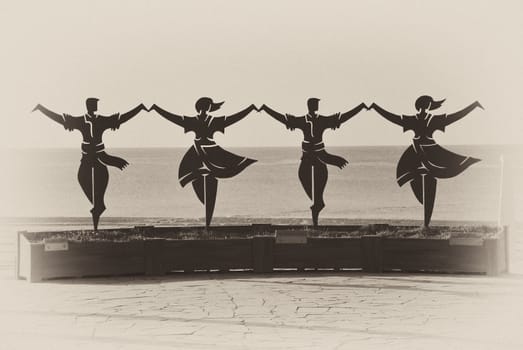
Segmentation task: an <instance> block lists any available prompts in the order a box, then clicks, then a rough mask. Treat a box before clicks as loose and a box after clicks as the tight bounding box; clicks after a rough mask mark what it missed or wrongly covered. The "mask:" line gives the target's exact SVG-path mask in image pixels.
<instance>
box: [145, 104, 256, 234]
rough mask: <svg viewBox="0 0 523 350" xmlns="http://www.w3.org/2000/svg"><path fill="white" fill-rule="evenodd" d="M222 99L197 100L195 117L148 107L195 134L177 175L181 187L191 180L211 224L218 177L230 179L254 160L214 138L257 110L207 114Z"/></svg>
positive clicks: (207, 220)
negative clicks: (229, 148) (229, 149)
mask: <svg viewBox="0 0 523 350" xmlns="http://www.w3.org/2000/svg"><path fill="white" fill-rule="evenodd" d="M222 104H223V102H219V103H215V102H213V100H212V99H211V98H209V97H202V98H200V99H199V100H198V101H196V105H195V107H196V111H197V112H198V115H197V116H195V117H187V116H180V115H176V114H173V113H170V112H167V111H166V110H164V109H162V108H160V107H158V106H157V105H156V104H154V105H152V106H151V108H150V109H149V110H150V111H151V110H154V111H156V112H157V113H158V114H160V115H161V116H162V117H164V118H165V119H167V120H169V121H171V122H173V123H174V124H176V125H179V126H181V127H183V129H184V131H185V132H189V131H192V132H194V133H195V139H194V145H193V146H192V147H191V148H190V149H189V150H188V151H187V153H185V156H184V157H183V159H182V162H181V163H180V169H179V172H178V177H179V181H180V184H181V185H182V187H185V185H187V184H188V183H191V184H192V186H193V189H194V192H195V193H196V196H197V197H198V199H199V200H200V202H201V203H202V204H203V205H204V206H205V226H206V227H208V226H209V225H210V224H211V220H212V215H213V212H214V205H215V203H216V192H217V190H218V179H224V178H230V177H233V176H235V175H237V174H239V173H241V172H242V171H243V170H244V169H245V168H247V167H248V166H249V165H251V164H252V163H254V162H256V160H254V159H250V158H246V157H241V156H238V155H236V154H233V153H231V152H228V151H226V150H224V149H223V148H221V147H220V146H218V145H217V144H216V143H215V142H214V139H213V135H214V133H215V132H218V131H219V132H221V133H224V132H225V128H226V127H228V126H229V125H232V124H234V123H236V122H238V121H240V120H241V119H243V118H245V117H246V116H247V115H248V114H249V113H250V112H252V111H253V110H256V107H255V106H254V105H250V106H249V107H247V108H245V109H244V110H242V111H240V112H238V113H236V114H233V115H230V116H223V117H213V116H211V115H210V114H209V113H212V112H215V111H217V110H218V109H220V107H221V105H222Z"/></svg>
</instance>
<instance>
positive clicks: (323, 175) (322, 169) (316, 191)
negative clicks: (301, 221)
mask: <svg viewBox="0 0 523 350" xmlns="http://www.w3.org/2000/svg"><path fill="white" fill-rule="evenodd" d="M312 172H313V174H312V176H313V179H314V180H313V186H312V187H313V196H312V198H313V203H312V207H311V211H312V223H313V225H314V226H318V216H319V214H320V211H321V210H322V209H323V208H324V207H325V202H324V201H323V192H324V191H325V186H326V185H327V179H328V177H329V173H328V170H327V166H326V165H325V164H323V163H319V164H315V165H314V166H313V167H312Z"/></svg>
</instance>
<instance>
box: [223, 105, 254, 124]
mask: <svg viewBox="0 0 523 350" xmlns="http://www.w3.org/2000/svg"><path fill="white" fill-rule="evenodd" d="M254 110H257V109H256V106H255V105H253V104H252V105H250V106H249V107H247V108H245V109H244V110H242V111H239V112H238V113H236V114H233V115H230V116H227V117H225V120H224V126H225V127H228V126H229V125H232V124H234V123H236V122H238V121H240V120H242V119H243V118H245V117H246V116H247V115H248V114H249V113H251V112H252V111H254Z"/></svg>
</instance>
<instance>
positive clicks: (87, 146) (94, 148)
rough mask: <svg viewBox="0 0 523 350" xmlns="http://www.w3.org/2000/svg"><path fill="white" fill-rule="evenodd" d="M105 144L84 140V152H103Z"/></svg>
mask: <svg viewBox="0 0 523 350" xmlns="http://www.w3.org/2000/svg"><path fill="white" fill-rule="evenodd" d="M104 149H105V146H104V144H103V143H99V144H97V145H93V144H91V143H85V142H82V153H83V154H93V153H100V152H103V150H104Z"/></svg>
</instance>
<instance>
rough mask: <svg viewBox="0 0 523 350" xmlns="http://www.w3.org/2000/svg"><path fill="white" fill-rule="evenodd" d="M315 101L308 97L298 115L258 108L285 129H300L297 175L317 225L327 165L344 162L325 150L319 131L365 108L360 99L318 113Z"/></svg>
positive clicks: (315, 99) (333, 125)
mask: <svg viewBox="0 0 523 350" xmlns="http://www.w3.org/2000/svg"><path fill="white" fill-rule="evenodd" d="M319 101H320V100H319V99H317V98H310V99H309V100H308V101H307V106H308V110H309V111H308V113H307V114H306V115H305V116H300V117H296V116H293V115H290V114H282V113H279V112H276V111H275V110H273V109H272V108H270V107H268V106H267V105H263V106H262V107H261V110H263V111H265V112H266V113H267V114H269V115H270V116H271V117H273V118H274V119H276V120H277V121H279V122H281V123H283V124H284V125H285V126H286V127H287V129H290V130H294V129H300V130H301V131H302V132H303V142H302V157H301V162H300V167H299V170H298V176H299V179H300V182H301V184H302V186H303V189H304V190H305V192H306V193H307V196H308V197H309V198H310V199H311V200H312V206H311V214H312V223H313V225H314V226H317V225H318V216H319V213H320V211H321V210H322V209H323V208H324V207H325V202H324V200H323V192H324V191H325V186H326V185H327V178H328V171H327V165H334V166H337V167H338V168H340V169H342V168H343V167H345V166H346V165H347V164H348V162H347V160H345V159H344V158H342V157H340V156H336V155H333V154H330V153H327V151H326V150H325V145H324V144H323V132H324V131H325V130H327V129H337V128H339V127H340V126H341V124H343V123H344V122H346V121H347V120H349V119H350V118H352V117H353V116H355V115H356V114H358V113H359V112H360V111H361V110H362V109H364V108H367V106H365V104H363V103H361V104H359V105H358V106H357V107H355V108H353V109H352V110H350V111H348V112H345V113H336V114H333V115H330V116H322V115H320V114H318V108H319Z"/></svg>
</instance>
